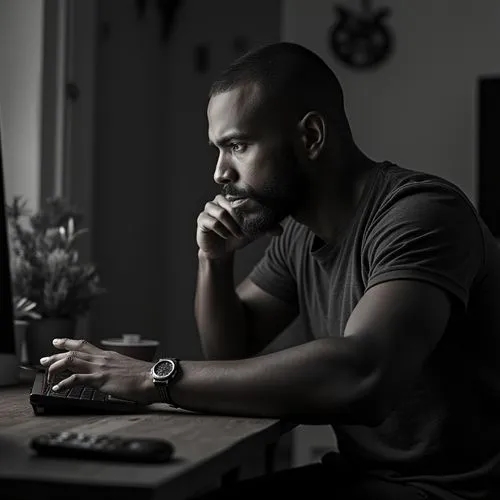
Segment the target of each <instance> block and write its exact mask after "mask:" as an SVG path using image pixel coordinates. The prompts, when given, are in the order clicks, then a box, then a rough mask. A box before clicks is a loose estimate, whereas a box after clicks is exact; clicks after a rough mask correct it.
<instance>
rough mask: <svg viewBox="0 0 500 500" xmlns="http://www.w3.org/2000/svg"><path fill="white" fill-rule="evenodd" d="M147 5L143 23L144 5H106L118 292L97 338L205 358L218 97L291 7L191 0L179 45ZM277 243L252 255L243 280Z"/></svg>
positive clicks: (105, 214)
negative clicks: (212, 133) (199, 285)
mask: <svg viewBox="0 0 500 500" xmlns="http://www.w3.org/2000/svg"><path fill="white" fill-rule="evenodd" d="M147 4H148V5H149V7H148V8H147V9H146V11H145V13H144V17H143V18H142V19H139V18H138V17H137V11H136V6H135V5H136V4H135V2H133V1H112V0H107V1H104V0H103V1H101V2H100V3H99V31H100V38H99V43H98V67H97V82H96V85H97V89H96V99H97V103H96V105H97V111H96V114H97V126H96V131H97V135H96V171H95V174H94V221H93V228H94V229H93V231H94V242H95V244H94V256H95V257H94V258H95V261H96V263H97V265H98V266H99V268H100V269H101V274H102V279H103V282H104V284H105V286H107V288H108V290H109V292H108V294H107V295H106V296H105V297H103V298H102V300H101V301H100V302H99V304H96V307H95V314H94V320H93V323H94V324H93V329H92V332H93V334H92V335H93V337H94V339H100V338H103V337H111V336H115V335H121V334H122V333H140V334H141V335H143V336H144V337H147V338H156V339H160V340H161V341H162V343H163V347H165V348H166V350H167V351H168V353H169V354H172V355H177V356H180V357H198V356H200V349H199V341H198V335H197V332H196V324H195V319H194V314H193V300H194V292H195V281H196V270H197V246H196V240H195V235H196V218H197V216H198V214H199V212H200V211H201V210H202V209H203V206H204V204H205V203H206V202H207V201H208V200H210V199H212V198H213V197H214V196H215V195H216V194H217V192H218V189H217V187H216V185H215V183H214V182H213V177H212V176H213V169H214V167H215V156H214V154H213V152H212V151H210V149H209V147H208V146H207V122H206V104H207V92H208V89H209V86H210V84H211V82H212V80H213V79H214V78H215V77H216V76H217V74H218V73H219V71H220V70H222V69H223V68H224V67H225V66H226V65H227V64H229V63H230V62H231V61H232V60H233V59H234V58H235V57H237V56H238V55H240V53H241V50H242V49H244V48H251V47H252V46H255V45H259V44H262V43H267V42H272V41H278V40H279V38H280V4H279V1H277V0H274V1H269V0H258V1H252V5H251V9H246V10H244V9H240V8H235V2H233V1H231V0H211V1H210V2H201V1H196V0H185V1H183V2H181V3H180V6H179V8H178V10H177V12H176V16H175V22H174V25H173V29H172V31H171V33H170V38H169V40H168V41H167V42H162V38H161V24H160V19H159V17H158V16H157V13H158V11H157V10H156V2H148V3H147ZM241 5H242V6H243V4H241ZM242 45H243V46H242ZM266 244H267V240H260V241H258V242H256V243H254V244H253V245H251V246H249V247H247V248H246V249H244V250H243V251H242V252H240V254H239V256H238V259H237V264H236V279H237V280H238V281H239V280H240V279H241V278H242V277H243V276H244V275H245V274H246V273H247V272H248V271H249V270H250V268H251V266H252V265H253V264H254V263H255V262H256V261H257V260H258V258H259V257H260V256H261V255H262V252H263V250H264V248H265V246H266Z"/></svg>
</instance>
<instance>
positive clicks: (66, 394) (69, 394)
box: [44, 373, 108, 401]
mask: <svg viewBox="0 0 500 500" xmlns="http://www.w3.org/2000/svg"><path fill="white" fill-rule="evenodd" d="M70 375H71V373H59V374H57V376H56V377H54V379H53V380H52V381H51V383H49V382H48V380H47V375H45V384H44V385H45V391H44V393H45V395H46V396H52V397H55V398H72V399H86V400H94V401H106V399H108V394H105V393H104V392H101V391H98V390H97V389H94V388H93V387H88V386H85V385H76V386H74V387H71V388H70V389H64V390H62V391H53V390H52V387H54V385H56V384H57V383H59V382H61V381H62V380H64V379H65V378H67V377H69V376H70Z"/></svg>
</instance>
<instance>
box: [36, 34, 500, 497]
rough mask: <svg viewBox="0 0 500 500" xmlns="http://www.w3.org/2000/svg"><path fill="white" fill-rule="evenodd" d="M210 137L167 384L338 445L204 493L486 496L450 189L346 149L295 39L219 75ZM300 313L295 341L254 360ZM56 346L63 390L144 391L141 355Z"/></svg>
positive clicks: (184, 395) (464, 276) (498, 382)
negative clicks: (194, 354) (191, 295)
mask: <svg viewBox="0 0 500 500" xmlns="http://www.w3.org/2000/svg"><path fill="white" fill-rule="evenodd" d="M208 135H209V141H210V143H211V144H212V145H213V146H214V147H215V148H216V149H217V151H218V160H217V164H216V167H215V175H214V178H215V181H216V182H217V183H218V184H220V186H221V190H222V194H220V195H218V196H216V197H215V199H214V200H212V201H210V202H208V203H207V204H206V206H205V208H204V210H203V212H202V213H201V214H200V216H199V217H198V229H197V242H198V246H199V251H198V256H199V273H198V284H197V293H196V301H195V313H196V319H197V322H198V327H199V332H200V337H201V342H202V346H203V349H204V353H205V355H206V358H207V360H206V361H189V360H181V361H180V362H179V366H178V368H179V373H180V375H178V376H177V377H175V378H174V379H172V381H171V382H170V383H169V385H168V388H169V394H168V395H165V397H166V398H167V399H168V400H169V401H171V402H175V404H177V405H178V406H180V407H182V408H186V409H190V410H195V411H201V412H210V413H223V414H234V415H247V416H264V417H279V418H283V419H292V420H294V421H296V422H300V423H320V424H325V423H328V424H331V425H332V426H333V428H334V430H335V432H336V436H337V440H338V444H339V454H328V455H326V456H325V457H324V459H323V460H322V462H321V463H319V464H312V465H310V466H307V467H304V468H301V469H299V470H292V471H291V472H290V471H281V472H278V473H276V475H275V476H272V477H271V478H265V479H263V478H260V479H255V480H250V481H251V482H249V483H247V482H245V483H244V484H242V485H236V486H235V489H234V490H231V491H229V492H226V493H225V492H223V491H219V492H215V493H214V498H250V497H251V496H252V497H253V496H255V495H256V494H260V493H263V492H270V493H276V494H279V495H280V497H283V498H285V497H288V498H298V496H299V495H300V496H301V497H302V495H303V493H304V491H308V492H310V491H313V488H316V487H318V488H319V487H321V486H325V487H326V488H328V490H327V491H328V496H329V497H330V496H331V498H339V499H354V498H356V499H376V500H377V499H417V498H418V499H422V498H436V499H442V500H445V499H446V500H452V499H453V500H460V499H482V500H486V499H492V498H496V499H498V498H500V487H499V485H498V467H499V465H498V463H499V458H500V435H499V434H500V404H499V403H500V363H499V358H500V337H499V335H500V334H499V331H500V328H499V327H500V317H499V313H498V311H499V310H500V308H499V307H498V306H497V304H496V300H497V297H498V296H500V255H499V250H498V248H497V244H496V242H495V240H494V238H493V237H492V235H491V234H490V232H489V231H488V229H487V228H486V227H485V225H484V224H483V222H482V221H481V219H480V217H479V216H478V214H477V212H476V210H475V209H474V207H473V206H472V204H471V203H470V202H469V200H468V199H467V197H466V196H465V195H464V194H463V193H462V192H461V191H460V189H459V188H457V187H456V186H454V185H453V184H452V183H450V182H448V181H446V180H444V179H442V178H440V177H437V176H433V175H430V174H425V173H422V172H418V171H413V170H408V169H405V168H402V167H399V166H397V165H394V164H392V163H390V162H376V161H373V160H372V159H370V158H368V157H367V156H366V155H365V154H363V153H362V151H361V150H360V149H359V148H358V147H357V145H356V144H355V141H354V139H353V136H352V134H351V130H350V127H349V124H348V120H347V118H346V114H345V110H344V102H343V96H342V89H341V87H340V85H339V83H338V81H337V79H336V78H335V76H334V75H333V73H332V72H331V71H330V69H329V68H328V67H327V65H326V64H325V63H324V62H323V61H322V60H321V59H320V58H318V57H317V56H316V55H315V54H313V53H311V52H310V51H308V50H307V49H305V48H303V47H300V46H298V45H295V44H290V43H278V44H272V45H269V46H266V47H262V48H260V49H258V50H255V51H253V52H250V53H248V54H246V55H245V56H243V57H242V58H241V59H239V60H237V61H236V62H235V63H234V64H233V65H231V67H230V68H228V70H226V71H225V72H224V73H223V75H222V76H221V78H220V80H219V81H217V82H216V83H215V84H214V85H213V87H212V89H211V92H210V99H209V103H208ZM263 234H273V235H274V237H273V238H272V239H271V242H270V244H269V246H268V248H267V250H266V253H265V255H264V257H263V258H262V260H261V261H260V262H259V263H258V265H257V266H256V267H255V268H254V269H253V270H252V272H251V273H250V275H249V276H248V277H247V278H246V279H245V280H244V281H243V282H242V283H240V284H239V285H238V286H237V288H236V289H235V287H234V283H233V259H234V256H235V253H236V252H237V250H238V249H240V248H242V247H244V246H245V245H247V244H248V243H250V242H251V241H254V240H255V239H256V238H258V237H260V236H261V235H263ZM299 313H300V314H301V315H302V317H303V319H304V322H303V323H304V325H305V328H306V332H305V333H306V334H307V336H308V339H309V340H308V341H307V342H305V343H304V344H302V345H298V346H294V347H290V348H287V349H282V350H280V351H277V352H268V353H264V354H262V350H263V349H264V348H265V347H266V346H267V345H268V344H269V343H270V342H271V341H272V340H273V339H274V338H276V336H277V335H278V334H280V332H282V331H283V330H284V329H285V328H286V327H287V325H289V324H290V323H291V322H292V321H293V320H294V318H296V317H297V315H298V314H299ZM55 343H56V345H58V347H60V348H61V349H62V350H64V351H68V352H62V353H60V354H56V355H53V356H51V357H50V358H48V359H46V360H44V361H43V364H45V365H46V366H50V369H49V372H50V373H51V374H54V373H55V372H57V371H58V370H61V369H69V370H71V371H73V372H74V375H72V376H71V377H69V378H68V379H66V380H65V381H64V382H62V383H61V384H60V386H61V388H63V387H68V386H71V385H73V384H89V385H92V386H94V387H97V388H100V389H101V390H103V391H105V392H108V393H111V394H114V395H116V396H119V397H120V396H121V397H128V398H133V399H137V400H139V401H145V402H152V401H161V400H162V398H161V397H160V396H159V395H158V392H157V391H156V389H155V386H154V384H153V381H152V379H151V375H150V374H149V370H150V368H151V364H148V363H144V362H142V361H137V360H132V359H130V358H127V357H124V356H120V355H117V354H116V353H109V352H106V351H102V350H100V349H98V348H97V347H94V346H92V345H90V344H88V343H80V342H78V341H73V340H64V339H62V340H60V341H59V342H57V341H55ZM241 486H242V487H243V488H241ZM302 487H303V488H305V490H304V489H303V488H302ZM224 495H225V496H224Z"/></svg>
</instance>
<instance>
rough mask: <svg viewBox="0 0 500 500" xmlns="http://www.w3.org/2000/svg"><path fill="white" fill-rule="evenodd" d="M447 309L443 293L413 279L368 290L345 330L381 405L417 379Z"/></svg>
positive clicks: (444, 322) (386, 405)
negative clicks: (360, 358)
mask: <svg viewBox="0 0 500 500" xmlns="http://www.w3.org/2000/svg"><path fill="white" fill-rule="evenodd" d="M450 311H451V298H450V296H449V294H448V293H447V292H446V291H444V290H443V289H441V288H439V287H437V286H435V285H432V284H430V283H427V282H424V281H418V280H391V281H386V282H383V283H380V284H378V285H375V286H373V287H371V288H370V289H368V290H367V291H366V293H365V294H364V295H363V297H362V298H361V299H360V301H359V302H358V304H357V305H356V307H355V308H354V310H353V312H352V314H351V316H350V318H349V320H348V322H347V324H346V328H345V331H344V336H345V337H346V338H350V339H351V340H353V341H354V342H355V344H356V345H357V346H358V347H357V349H358V351H359V352H360V355H361V356H362V357H363V360H362V361H363V362H362V363H360V366H361V367H364V368H368V369H369V370H370V373H371V379H372V381H374V384H375V385H376V387H377V389H376V390H375V394H376V397H378V398H379V399H380V401H379V402H380V404H381V405H382V406H383V407H384V408H386V409H390V408H392V406H393V405H394V404H395V403H396V401H397V398H398V396H399V395H400V394H401V393H402V392H403V391H404V390H405V389H406V388H407V387H408V385H409V384H411V383H412V382H413V381H414V380H416V377H418V375H419V373H420V370H421V369H422V366H423V364H424V363H425V361H426V360H427V358H428V357H429V356H430V355H431V353H432V351H433V350H434V348H435V347H436V345H437V343H438V342H439V340H440V339H441V337H442V335H443V333H444V331H445V329H446V325H447V323H448V319H449V316H450Z"/></svg>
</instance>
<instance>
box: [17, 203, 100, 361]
mask: <svg viewBox="0 0 500 500" xmlns="http://www.w3.org/2000/svg"><path fill="white" fill-rule="evenodd" d="M7 220H8V223H9V237H10V242H11V245H10V248H11V267H12V285H13V294H14V297H22V298H23V299H25V300H27V301H29V303H30V309H29V311H28V312H29V313H31V314H29V315H28V316H25V318H27V319H28V325H27V328H26V351H27V358H28V359H27V362H28V364H30V365H38V364H39V359H40V357H41V356H45V355H47V354H50V353H51V352H55V349H54V348H53V346H52V339H53V338H56V337H70V338H71V337H74V335H75V331H76V325H77V321H78V319H79V318H81V317H82V316H84V315H85V314H86V313H87V312H88V311H89V309H90V307H91V304H92V302H93V301H94V299H96V298H97V297H98V296H99V295H100V294H102V293H103V292H104V289H103V288H102V287H101V285H100V279H99V275H98V273H97V271H96V268H95V266H94V265H93V264H91V263H85V262H82V261H81V259H80V256H79V253H78V250H77V248H76V245H77V243H78V239H79V238H80V237H81V236H82V235H83V234H84V233H85V232H86V231H87V230H86V229H84V228H80V227H79V226H80V224H81V222H82V220H83V217H82V215H81V214H80V213H79V212H77V211H76V210H75V209H74V208H73V207H71V206H70V205H69V204H68V203H67V202H66V201H65V200H64V199H62V198H58V197H54V198H49V199H47V200H46V203H45V205H44V206H43V207H42V208H41V209H40V210H39V211H38V212H35V213H32V212H31V211H30V210H28V209H27V207H26V201H24V200H23V199H22V198H21V197H19V196H16V197H14V199H13V202H12V205H7ZM31 304H34V306H31ZM23 305H24V306H25V307H26V305H27V303H26V302H24V303H23ZM33 314H35V315H36V317H34V316H33Z"/></svg>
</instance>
